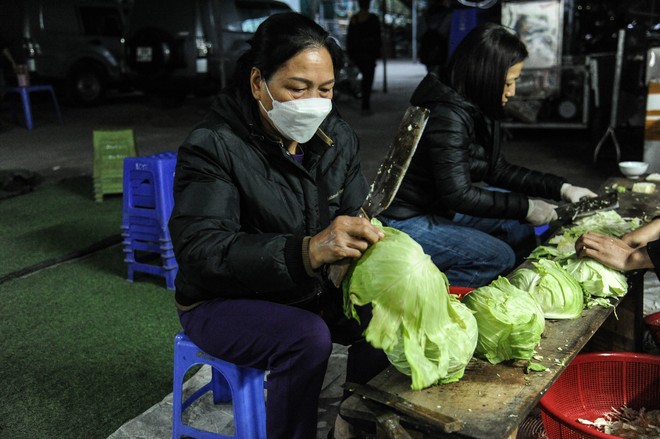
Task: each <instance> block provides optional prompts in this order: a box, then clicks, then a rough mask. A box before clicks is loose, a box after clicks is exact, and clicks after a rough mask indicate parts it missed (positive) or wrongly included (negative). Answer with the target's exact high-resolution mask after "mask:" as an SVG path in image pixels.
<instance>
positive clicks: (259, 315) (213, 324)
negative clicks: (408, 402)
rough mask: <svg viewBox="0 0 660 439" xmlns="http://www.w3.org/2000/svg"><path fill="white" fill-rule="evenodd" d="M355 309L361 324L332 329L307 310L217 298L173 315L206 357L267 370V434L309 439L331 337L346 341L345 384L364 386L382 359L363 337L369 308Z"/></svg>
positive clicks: (313, 431) (313, 432) (275, 438)
mask: <svg viewBox="0 0 660 439" xmlns="http://www.w3.org/2000/svg"><path fill="white" fill-rule="evenodd" d="M361 313H362V314H365V315H364V318H362V319H361V322H362V325H358V324H356V323H352V322H344V323H343V324H341V325H334V324H333V323H331V326H332V327H333V330H331V329H330V327H329V326H328V324H327V323H326V322H325V321H324V320H323V318H322V317H321V316H320V315H317V314H315V313H314V312H310V311H307V310H304V309H300V308H295V307H293V306H288V305H281V304H278V303H273V302H267V301H261V300H242V299H241V300H234V299H231V300H224V299H217V300H212V301H209V302H205V303H203V304H202V305H199V306H197V307H196V308H194V309H192V310H190V311H187V312H179V316H180V321H181V325H182V327H183V330H184V332H185V333H186V335H187V336H188V337H189V338H190V339H191V340H192V341H193V342H194V343H195V344H196V345H197V346H199V347H200V348H201V349H203V350H204V351H205V352H207V353H208V354H210V355H213V356H215V357H218V358H221V359H223V360H225V361H229V362H231V363H234V364H237V365H239V366H244V367H253V368H256V369H263V370H268V371H269V374H268V378H267V380H268V384H267V405H266V431H267V434H268V438H269V439H310V438H315V437H316V427H317V417H318V413H317V412H318V399H319V394H320V392H321V386H322V385H323V378H324V376H325V372H326V368H327V365H328V358H329V357H330V354H331V352H332V343H333V340H336V342H338V343H342V344H350V347H349V349H348V360H347V371H346V379H347V381H353V382H358V383H365V382H367V381H368V380H370V379H371V378H373V377H374V376H375V375H376V374H377V373H378V372H380V371H381V370H383V369H384V368H385V367H386V366H387V365H388V364H389V363H388V361H387V357H386V356H385V354H384V353H383V352H382V351H381V350H379V349H375V348H373V347H372V346H371V345H369V344H368V343H367V342H366V340H364V338H363V337H362V335H361V334H362V332H363V330H364V328H366V325H367V323H368V321H369V318H370V315H371V310H370V309H369V308H363V309H362V310H361ZM351 338H352V340H351Z"/></svg>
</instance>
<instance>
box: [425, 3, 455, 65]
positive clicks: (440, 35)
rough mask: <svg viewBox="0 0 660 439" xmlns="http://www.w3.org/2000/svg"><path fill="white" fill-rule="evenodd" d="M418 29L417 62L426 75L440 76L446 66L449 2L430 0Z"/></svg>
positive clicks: (449, 17)
mask: <svg viewBox="0 0 660 439" xmlns="http://www.w3.org/2000/svg"><path fill="white" fill-rule="evenodd" d="M422 26H423V28H422V29H420V30H421V32H420V35H421V37H420V40H419V62H421V63H422V64H424V65H425V66H426V71H427V72H428V73H431V72H433V73H436V74H440V72H441V71H442V69H444V68H445V66H446V64H447V56H448V54H449V32H450V29H451V7H450V1H449V0H431V1H430V2H429V5H428V7H427V8H426V11H424V20H423V21H422Z"/></svg>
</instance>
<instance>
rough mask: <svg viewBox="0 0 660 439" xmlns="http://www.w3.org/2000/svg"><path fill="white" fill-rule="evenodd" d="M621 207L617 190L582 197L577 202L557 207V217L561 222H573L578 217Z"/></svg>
mask: <svg viewBox="0 0 660 439" xmlns="http://www.w3.org/2000/svg"><path fill="white" fill-rule="evenodd" d="M618 207H619V198H618V193H617V192H610V193H608V194H605V195H602V196H599V197H594V198H582V199H581V200H580V201H577V202H575V203H567V204H563V205H561V206H559V207H557V219H558V221H561V222H571V221H573V220H576V219H578V218H583V217H585V216H589V215H593V214H594V213H597V212H602V211H606V210H613V209H617V208H618Z"/></svg>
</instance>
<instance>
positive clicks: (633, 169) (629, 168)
mask: <svg viewBox="0 0 660 439" xmlns="http://www.w3.org/2000/svg"><path fill="white" fill-rule="evenodd" d="M648 168H649V164H648V163H646V162H619V170H620V171H621V173H622V174H623V175H625V176H626V177H628V178H638V177H639V176H640V175H642V174H643V173H645V172H646V170H647V169H648Z"/></svg>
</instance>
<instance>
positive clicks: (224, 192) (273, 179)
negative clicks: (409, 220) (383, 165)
mask: <svg viewBox="0 0 660 439" xmlns="http://www.w3.org/2000/svg"><path fill="white" fill-rule="evenodd" d="M250 104H252V105H253V103H249V102H241V99H240V98H239V97H238V96H237V95H236V94H235V93H234V92H231V93H230V92H225V93H223V94H222V95H220V96H219V98H218V99H217V101H216V102H215V103H214V106H213V107H212V109H211V111H210V112H209V114H208V115H207V116H206V118H205V119H204V121H203V122H202V123H201V124H200V125H199V126H198V127H196V128H195V129H194V130H193V131H192V133H191V134H190V135H189V136H188V138H187V139H186V141H185V142H184V144H183V145H182V146H181V147H180V148H179V152H178V158H177V167H176V176H175V182H174V209H173V212H172V216H171V218H170V222H169V228H170V232H171V235H172V241H173V244H174V250H175V254H176V259H177V262H178V264H179V271H178V274H177V278H176V301H177V304H178V306H179V308H181V309H185V308H186V307H190V306H192V305H194V304H196V303H198V302H200V301H203V300H207V299H211V298H216V297H224V298H238V297H240V298H258V299H265V300H272V301H277V302H281V303H302V302H305V301H306V300H308V299H310V298H311V297H314V295H316V294H317V293H318V292H319V291H320V288H321V284H322V283H323V282H322V280H321V279H319V278H318V277H310V276H308V275H307V273H306V272H305V269H304V265H303V262H302V241H303V237H304V236H311V235H314V234H316V233H318V232H319V231H320V230H322V229H323V228H325V227H326V226H327V225H328V224H329V223H330V221H331V220H332V218H334V217H335V216H337V215H342V214H346V215H350V214H354V213H355V212H356V211H357V210H358V209H359V207H360V205H361V204H362V202H363V201H364V198H365V196H366V194H367V191H368V186H367V183H366V180H365V178H364V176H363V174H362V172H361V168H360V162H359V150H358V140H357V136H356V135H355V133H354V131H353V130H352V129H351V128H350V127H349V126H348V124H347V123H346V122H345V121H344V120H342V119H341V118H340V117H339V116H338V115H337V114H336V113H335V112H333V113H331V114H330V115H329V116H328V117H327V118H326V120H325V121H324V123H323V125H322V126H321V129H320V130H319V131H318V132H317V135H316V136H314V137H313V138H312V139H311V140H310V141H309V142H307V143H306V144H304V145H302V147H303V150H304V153H305V156H304V162H303V165H300V164H299V163H298V162H296V161H295V160H294V159H293V158H292V157H291V156H289V155H288V153H287V152H286V151H285V149H284V147H283V145H282V144H281V143H279V142H276V141H273V140H269V139H268V138H267V137H266V136H265V135H264V133H263V131H262V130H261V129H260V128H259V127H260V125H259V123H257V118H258V115H257V114H255V113H253V111H254V110H252V109H251V107H250Z"/></svg>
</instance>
